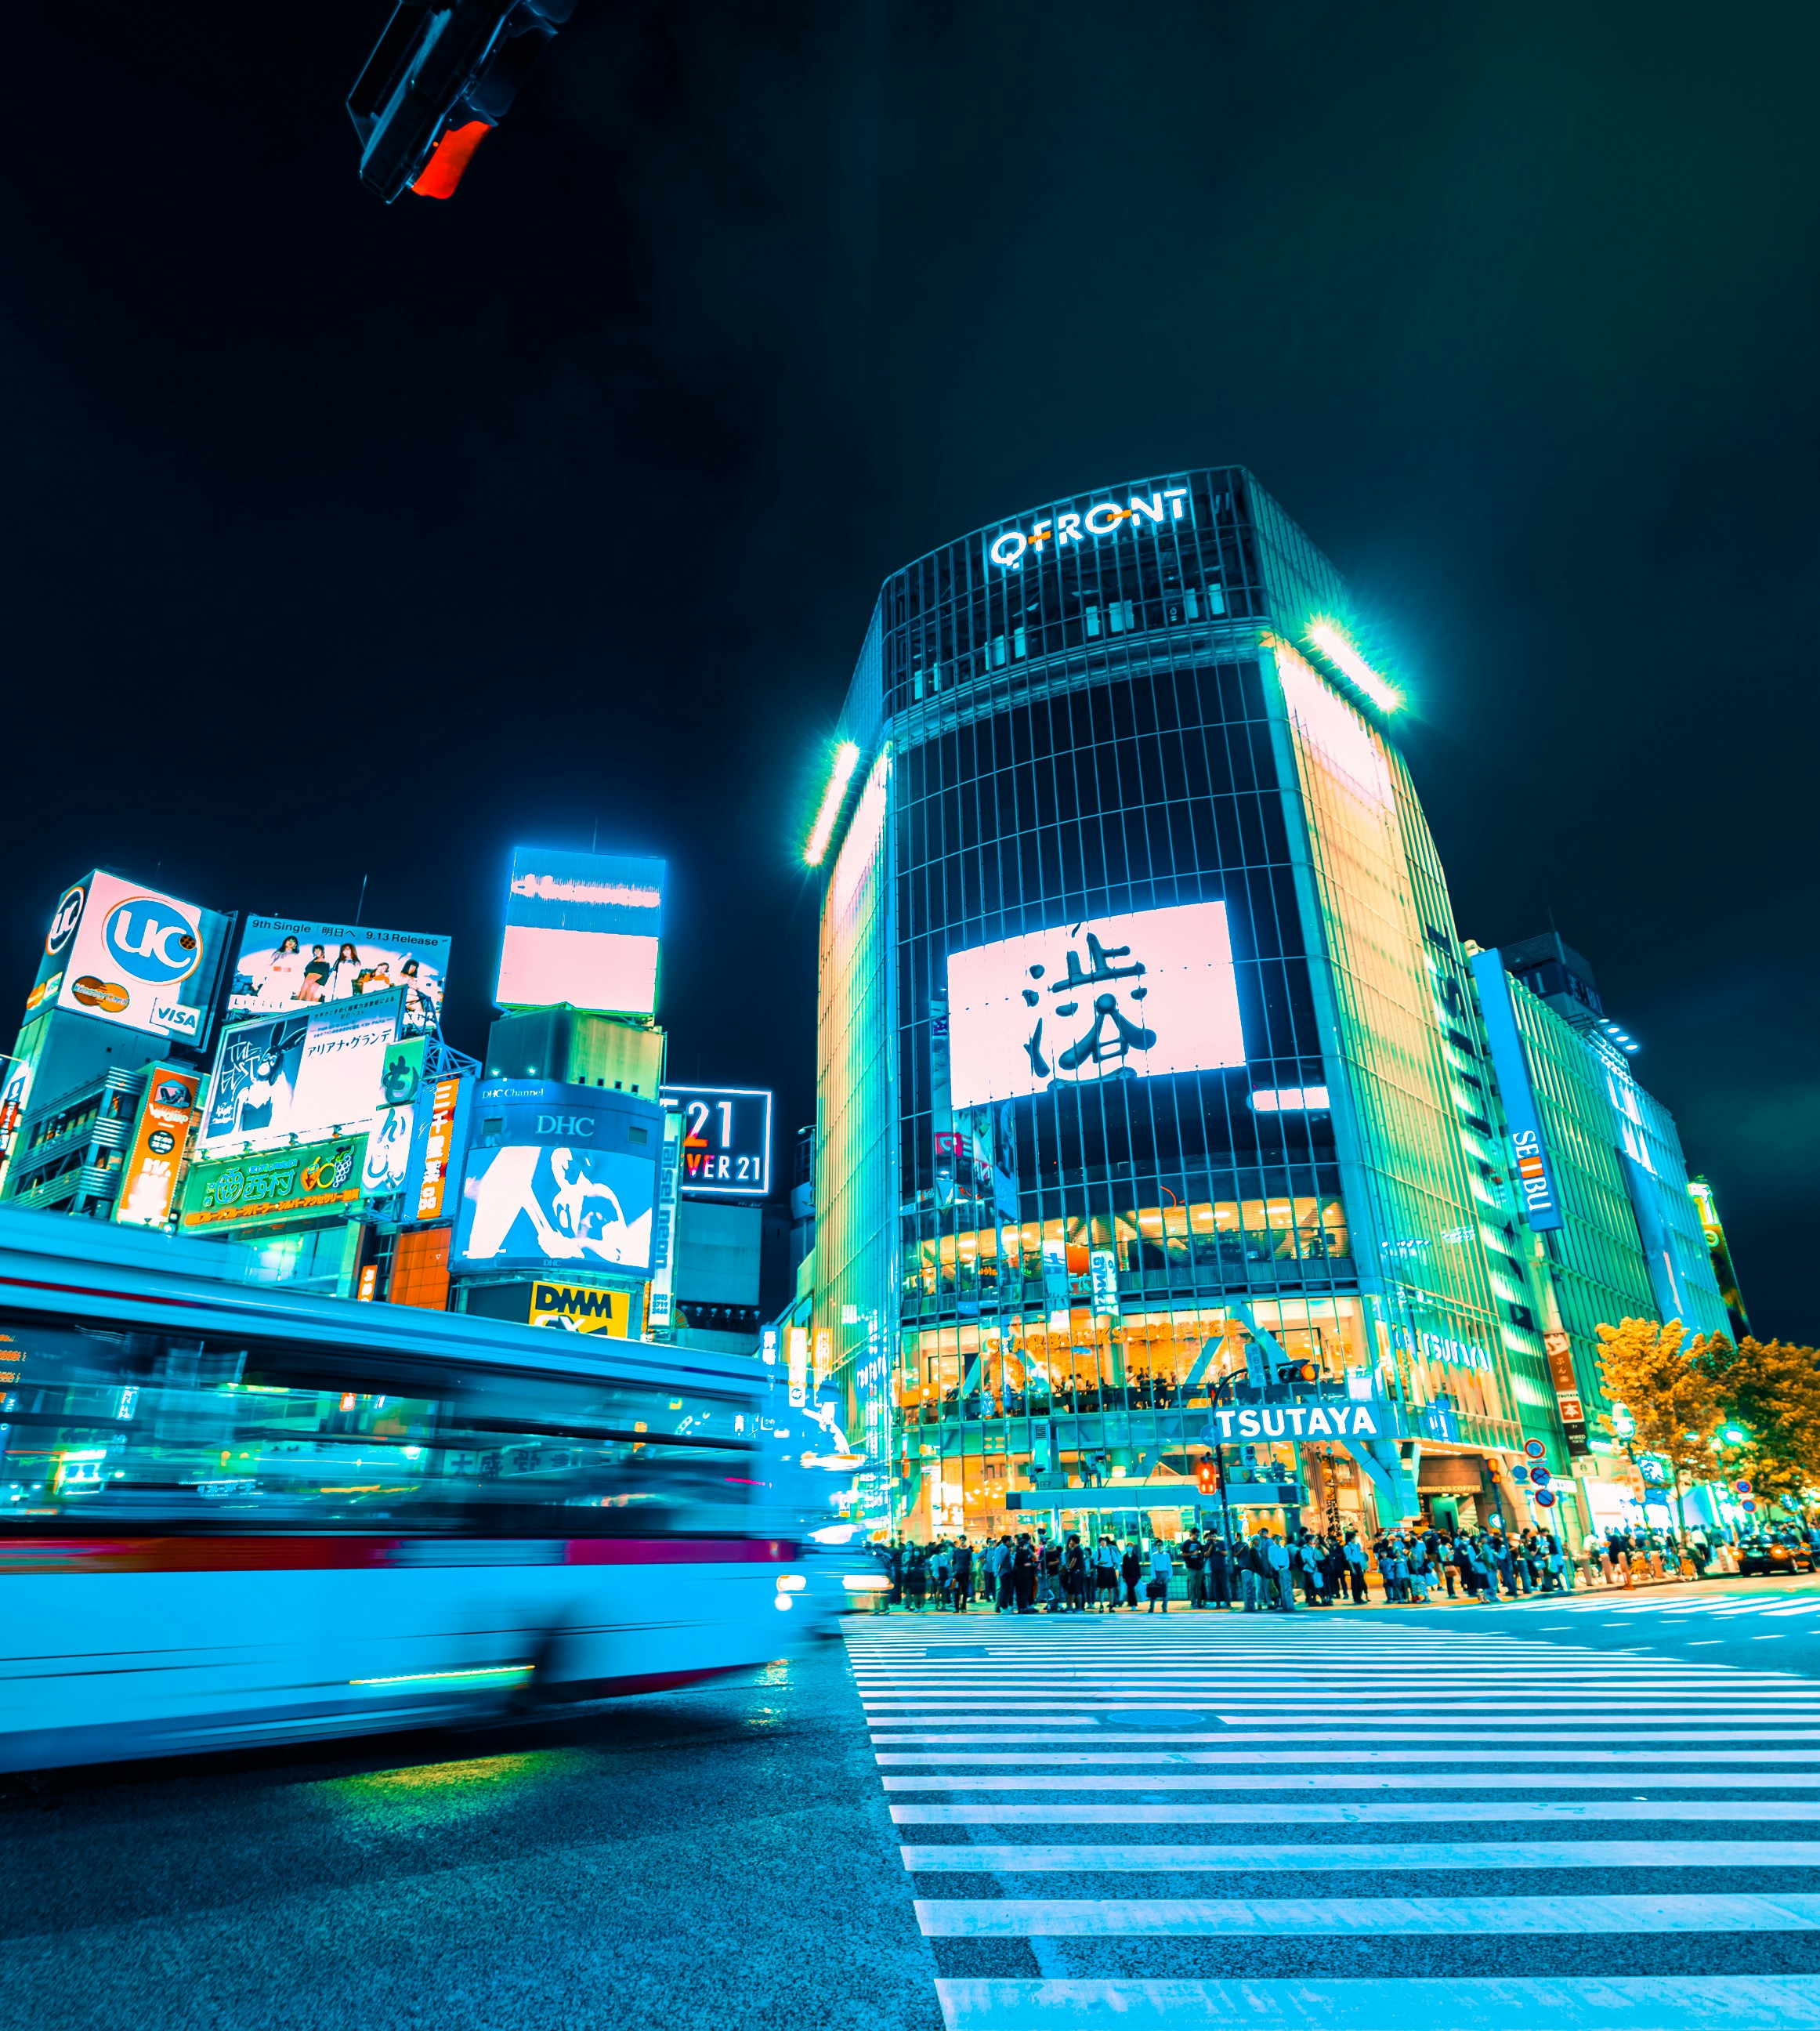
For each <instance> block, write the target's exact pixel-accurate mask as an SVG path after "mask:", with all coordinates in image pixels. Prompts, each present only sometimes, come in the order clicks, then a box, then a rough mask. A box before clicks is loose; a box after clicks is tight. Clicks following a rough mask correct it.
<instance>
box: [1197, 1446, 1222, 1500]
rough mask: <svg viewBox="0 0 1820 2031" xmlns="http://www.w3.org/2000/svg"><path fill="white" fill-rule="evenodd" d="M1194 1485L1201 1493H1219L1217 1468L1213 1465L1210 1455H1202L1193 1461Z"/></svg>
mask: <svg viewBox="0 0 1820 2031" xmlns="http://www.w3.org/2000/svg"><path fill="white" fill-rule="evenodd" d="M1194 1485H1195V1486H1196V1487H1197V1488H1198V1489H1200V1492H1201V1493H1202V1494H1203V1495H1217V1494H1219V1468H1218V1467H1217V1466H1215V1465H1214V1463H1213V1459H1212V1456H1211V1455H1204V1456H1203V1457H1202V1458H1201V1459H1200V1460H1198V1461H1197V1462H1196V1463H1195V1469H1194Z"/></svg>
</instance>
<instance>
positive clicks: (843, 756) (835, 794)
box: [802, 740, 859, 867]
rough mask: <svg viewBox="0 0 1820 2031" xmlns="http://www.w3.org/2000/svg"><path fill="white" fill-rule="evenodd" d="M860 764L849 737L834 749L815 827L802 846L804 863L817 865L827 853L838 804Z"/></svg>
mask: <svg viewBox="0 0 1820 2031" xmlns="http://www.w3.org/2000/svg"><path fill="white" fill-rule="evenodd" d="M858 766H859V750H858V748H857V747H855V746H854V743H852V742H851V741H850V740H843V741H842V743H840V745H839V747H837V748H836V750H835V751H834V766H833V767H832V769H831V770H829V771H828V788H826V789H825V790H824V791H823V792H822V793H821V810H820V811H817V813H816V814H815V829H814V830H813V832H811V833H810V835H809V844H808V845H806V847H805V848H803V849H802V860H803V865H804V866H806V867H819V866H821V863H822V860H823V858H824V855H826V854H827V852H828V841H829V840H831V839H832V837H834V822H835V820H836V818H839V816H840V807H841V803H842V802H843V799H845V797H846V796H847V784H849V783H850V782H851V781H853V772H854V770H855V769H857V768H858Z"/></svg>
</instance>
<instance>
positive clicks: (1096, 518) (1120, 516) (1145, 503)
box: [986, 486, 1188, 571]
mask: <svg viewBox="0 0 1820 2031" xmlns="http://www.w3.org/2000/svg"><path fill="white" fill-rule="evenodd" d="M1187 498H1188V489H1187V488H1186V487H1185V486H1164V487H1161V488H1159V489H1158V490H1157V491H1156V493H1154V494H1150V495H1148V497H1146V496H1145V495H1144V494H1133V495H1132V496H1131V498H1130V500H1129V501H1127V503H1126V505H1125V506H1124V507H1122V508H1121V507H1120V506H1119V505H1118V502H1117V501H1096V502H1095V503H1094V504H1093V505H1092V507H1091V508H1089V509H1086V510H1085V512H1082V513H1081V514H1078V515H1077V514H1075V513H1074V512H1072V511H1071V510H1070V512H1067V513H1066V514H1060V515H1057V516H1055V517H1053V519H1051V520H1047V521H1042V522H1035V523H1033V524H1031V526H1030V530H1029V534H1028V535H1025V532H1024V531H1022V529H1007V530H1006V531H1004V532H1003V535H997V536H995V537H994V538H992V542H989V543H988V545H987V546H986V555H987V557H988V558H989V559H990V560H991V561H992V563H994V564H996V565H997V566H998V567H999V569H1000V570H1001V571H1022V569H1023V568H1024V554H1025V552H1026V551H1027V550H1042V549H1043V548H1044V546H1046V545H1047V544H1049V543H1051V542H1053V543H1054V544H1055V547H1056V549H1057V550H1065V549H1066V547H1067V546H1068V545H1069V544H1070V543H1080V542H1085V541H1086V539H1087V538H1088V537H1089V536H1093V537H1100V536H1112V535H1117V534H1118V531H1119V529H1120V528H1121V527H1122V526H1123V524H1126V523H1127V522H1130V523H1131V524H1133V526H1136V525H1137V524H1140V523H1143V524H1148V527H1150V528H1151V530H1152V531H1156V530H1157V529H1159V528H1160V527H1162V526H1163V524H1164V523H1165V522H1179V521H1181V520H1183V518H1184V516H1185V512H1186V511H1185V509H1184V508H1183V505H1182V503H1183V502H1184V501H1186V500H1187Z"/></svg>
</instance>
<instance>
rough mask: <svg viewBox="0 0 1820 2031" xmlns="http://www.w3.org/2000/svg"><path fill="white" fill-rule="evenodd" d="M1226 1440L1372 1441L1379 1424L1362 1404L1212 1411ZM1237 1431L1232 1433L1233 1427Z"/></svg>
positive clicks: (1319, 1404)
mask: <svg viewBox="0 0 1820 2031" xmlns="http://www.w3.org/2000/svg"><path fill="white" fill-rule="evenodd" d="M1214 1416H1215V1418H1218V1419H1219V1436H1220V1438H1221V1440H1222V1441H1224V1440H1227V1439H1234V1438H1238V1439H1375V1438H1376V1437H1378V1436H1379V1433H1378V1421H1377V1419H1376V1418H1374V1417H1373V1416H1372V1414H1371V1412H1370V1411H1368V1409H1367V1408H1366V1407H1365V1406H1364V1404H1363V1403H1286V1404H1285V1405H1284V1406H1283V1407H1282V1409H1281V1410H1265V1411H1215V1412H1214ZM1234 1425H1236V1426H1237V1429H1236V1430H1235V1429H1234Z"/></svg>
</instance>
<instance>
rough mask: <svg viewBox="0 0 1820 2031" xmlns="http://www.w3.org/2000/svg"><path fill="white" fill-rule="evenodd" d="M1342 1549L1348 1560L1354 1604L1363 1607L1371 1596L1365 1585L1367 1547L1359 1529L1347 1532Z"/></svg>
mask: <svg viewBox="0 0 1820 2031" xmlns="http://www.w3.org/2000/svg"><path fill="white" fill-rule="evenodd" d="M1340 1549H1341V1551H1342V1554H1343V1555H1344V1556H1345V1561H1346V1577H1347V1578H1348V1579H1349V1581H1350V1582H1352V1588H1353V1607H1355V1608H1363V1607H1364V1606H1365V1604H1366V1603H1367V1602H1368V1601H1369V1599H1370V1595H1369V1594H1368V1592H1367V1591H1366V1587H1365V1548H1364V1545H1362V1544H1360V1541H1359V1533H1358V1532H1357V1530H1349V1531H1348V1532H1347V1533H1346V1541H1345V1544H1344V1545H1342V1546H1341V1548H1340Z"/></svg>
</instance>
